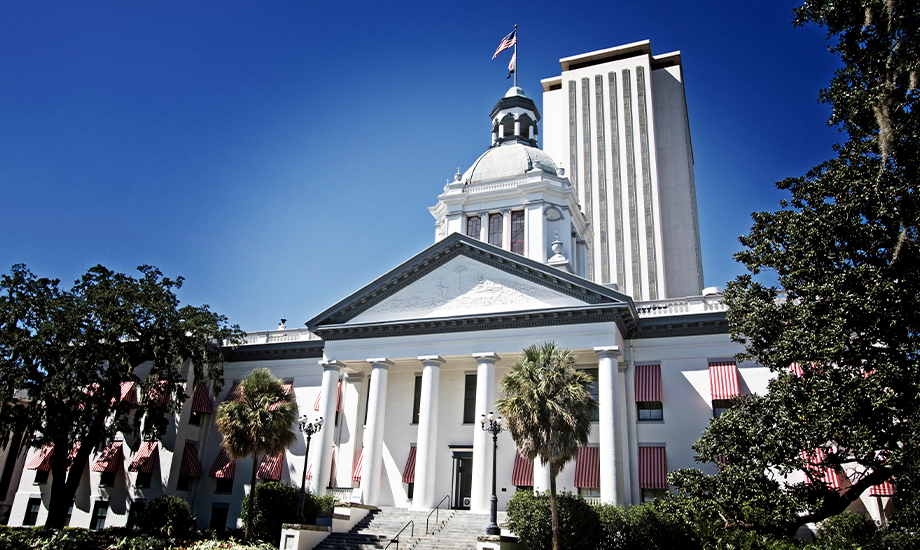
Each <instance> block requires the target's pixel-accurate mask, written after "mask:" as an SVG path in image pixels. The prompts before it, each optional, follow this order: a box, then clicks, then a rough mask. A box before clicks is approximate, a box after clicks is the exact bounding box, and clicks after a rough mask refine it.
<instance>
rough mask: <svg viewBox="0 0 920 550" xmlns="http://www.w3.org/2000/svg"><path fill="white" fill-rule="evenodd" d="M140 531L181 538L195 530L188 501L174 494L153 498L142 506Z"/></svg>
mask: <svg viewBox="0 0 920 550" xmlns="http://www.w3.org/2000/svg"><path fill="white" fill-rule="evenodd" d="M141 525H142V531H143V532H144V533H147V534H153V535H157V536H166V537H169V538H183V537H187V536H189V535H190V534H191V533H193V532H194V530H195V518H193V517H192V512H191V510H190V508H189V505H188V502H186V501H185V499H183V498H180V497H177V496H174V495H163V496H161V497H157V498H155V499H153V500H152V501H151V502H150V504H148V505H147V507H146V508H144V519H143V521H142V522H141Z"/></svg>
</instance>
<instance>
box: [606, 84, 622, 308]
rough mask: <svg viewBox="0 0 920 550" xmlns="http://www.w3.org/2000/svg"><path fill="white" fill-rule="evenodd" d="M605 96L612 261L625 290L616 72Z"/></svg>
mask: <svg viewBox="0 0 920 550" xmlns="http://www.w3.org/2000/svg"><path fill="white" fill-rule="evenodd" d="M607 84H608V88H609V90H607V96H608V97H609V103H610V186H611V191H610V197H611V201H610V204H611V207H612V208H613V225H612V226H611V227H612V228H613V233H612V235H610V238H612V239H613V244H614V254H615V255H616V257H615V259H614V261H615V262H616V277H617V278H616V282H617V284H619V285H620V288H621V289H622V290H626V286H625V285H626V271H625V267H624V266H625V264H624V263H623V262H624V253H623V207H622V205H623V198H622V195H621V191H620V123H619V119H618V117H617V114H618V112H617V111H618V109H617V73H615V72H613V71H611V72H609V73H607Z"/></svg>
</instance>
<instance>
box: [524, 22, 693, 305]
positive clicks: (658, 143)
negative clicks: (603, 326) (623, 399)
mask: <svg viewBox="0 0 920 550" xmlns="http://www.w3.org/2000/svg"><path fill="white" fill-rule="evenodd" d="M559 62H560V64H561V65H562V74H561V75H560V76H556V77H553V78H547V79H544V80H543V81H542V83H543V111H544V113H543V115H544V116H543V130H544V137H543V150H544V151H546V152H547V153H549V155H550V156H552V157H553V158H554V159H556V161H557V162H559V163H560V164H561V165H562V166H563V167H565V168H566V169H567V170H568V175H569V179H570V180H571V182H572V185H573V186H575V188H576V190H577V196H578V200H579V202H580V204H581V207H582V210H583V212H584V214H585V216H586V217H587V219H588V220H589V223H590V224H591V227H593V228H594V231H593V232H592V233H593V235H592V240H591V242H590V243H589V246H588V258H587V264H588V265H587V272H588V274H589V275H588V278H590V279H593V280H594V281H596V282H599V283H602V284H609V283H616V284H617V285H618V286H619V290H620V291H621V292H623V293H625V294H629V295H630V296H632V297H633V298H634V299H636V300H657V299H661V298H671V297H680V296H691V295H698V294H699V293H700V291H701V289H702V288H703V265H702V258H701V254H700V231H699V220H698V218H697V209H696V187H695V183H694V178H693V148H692V145H691V143H690V126H689V122H688V119H687V102H686V97H685V96H684V84H683V81H684V75H683V68H682V66H681V60H680V52H672V53H668V54H664V55H657V56H653V55H652V49H651V46H650V44H649V42H648V41H647V40H646V41H643V42H636V43H633V44H627V45H625V46H619V47H616V48H610V49H606V50H599V51H595V52H590V53H586V54H582V55H577V56H574V57H566V58H564V59H561V60H560V61H559Z"/></svg>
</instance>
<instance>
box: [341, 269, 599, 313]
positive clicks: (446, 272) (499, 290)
mask: <svg viewBox="0 0 920 550" xmlns="http://www.w3.org/2000/svg"><path fill="white" fill-rule="evenodd" d="M585 303H586V302H585V301H584V300H580V299H578V298H576V297H574V296H571V295H567V294H563V293H561V292H559V291H557V290H554V289H552V288H548V287H546V286H544V285H541V284H538V283H535V282H532V281H529V280H526V279H522V278H521V277H519V276H517V275H515V274H513V273H508V272H506V271H503V270H500V269H497V268H495V267H492V266H490V265H487V264H484V263H482V262H479V261H477V260H475V259H473V258H469V257H467V256H463V255H458V256H457V257H455V258H453V259H452V260H450V261H449V262H447V263H445V264H444V265H442V266H441V267H439V268H437V269H435V270H434V271H432V272H431V273H429V274H427V275H425V276H424V277H421V278H420V279H418V280H417V281H415V282H413V283H412V284H411V285H409V286H407V287H406V288H404V289H402V290H400V291H399V292H397V293H396V294H394V295H392V296H390V297H389V298H386V299H384V300H383V301H381V302H380V303H378V304H377V305H375V306H373V307H371V308H369V309H367V310H366V311H364V312H363V313H361V314H360V315H357V316H355V317H354V318H352V319H351V320H349V321H348V324H355V323H380V322H394V321H404V320H408V319H436V318H443V317H457V316H468V315H478V314H495V313H510V312H516V311H531V310H540V309H551V308H559V307H577V306H583V305H585Z"/></svg>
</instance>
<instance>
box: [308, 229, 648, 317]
mask: <svg viewBox="0 0 920 550" xmlns="http://www.w3.org/2000/svg"><path fill="white" fill-rule="evenodd" d="M611 306H612V307H614V308H616V309H617V310H618V311H625V314H626V316H627V317H629V318H634V316H635V307H634V306H633V304H632V301H631V300H630V299H629V297H627V296H625V295H623V294H620V293H619V292H617V291H615V290H612V289H610V288H607V287H605V286H602V285H598V284H595V283H593V282H591V281H588V280H586V279H583V278H581V277H579V276H577V275H573V274H571V273H568V272H566V271H563V270H560V269H557V268H554V267H552V266H548V265H546V264H542V263H539V262H535V261H533V260H530V259H528V258H525V257H523V256H521V255H519V254H514V253H512V252H509V251H507V250H503V249H501V248H498V247H495V246H492V245H489V244H487V243H482V242H480V241H478V240H476V239H473V238H471V237H467V236H465V235H461V234H459V233H455V234H452V235H450V236H448V237H447V238H445V239H444V240H442V241H440V242H437V243H435V244H433V245H432V246H430V247H428V248H427V249H425V250H424V251H422V252H420V253H419V254H417V255H416V256H414V257H413V258H410V259H409V260H407V261H406V262H404V263H403V264H401V265H399V266H398V267H396V268H395V269H393V270H391V271H390V272H388V273H387V274H385V275H383V276H381V277H380V278H378V279H377V280H375V281H374V282H372V283H370V284H369V285H367V286H365V287H364V288H362V289H360V290H359V291H357V292H355V293H354V294H352V295H350V296H349V297H347V298H345V299H344V300H342V301H340V302H339V303H337V304H335V305H333V306H332V307H330V308H329V309H327V310H326V311H324V312H323V313H321V314H319V315H318V316H316V317H314V318H313V319H312V320H310V321H309V322H308V323H307V325H308V326H309V327H310V329H311V330H314V331H323V329H324V328H332V327H342V329H345V327H355V326H360V327H369V326H374V325H384V324H386V325H393V324H394V323H403V322H415V321H419V322H425V320H434V319H437V320H441V321H442V322H443V321H444V320H450V319H465V320H471V319H474V318H486V317H495V316H501V315H515V314H518V313H522V312H526V314H527V315H531V314H536V315H540V314H541V313H540V312H560V311H573V310H577V309H579V308H592V309H597V308H602V309H605V310H606V311H607V312H608V315H609V314H610V313H609V312H610V311H612V310H611V309H610V307H611Z"/></svg>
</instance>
